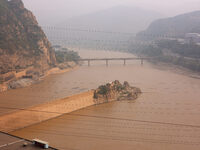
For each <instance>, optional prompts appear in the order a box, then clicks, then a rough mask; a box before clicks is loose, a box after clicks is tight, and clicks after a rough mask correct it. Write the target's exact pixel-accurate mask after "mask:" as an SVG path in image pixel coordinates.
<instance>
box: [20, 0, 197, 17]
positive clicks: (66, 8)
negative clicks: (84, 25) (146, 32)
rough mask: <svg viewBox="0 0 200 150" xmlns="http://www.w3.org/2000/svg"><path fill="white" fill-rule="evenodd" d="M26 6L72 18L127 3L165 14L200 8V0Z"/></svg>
mask: <svg viewBox="0 0 200 150" xmlns="http://www.w3.org/2000/svg"><path fill="white" fill-rule="evenodd" d="M23 1H24V3H25V6H26V7H27V8H28V9H30V10H32V11H33V12H34V14H35V15H36V16H37V18H39V17H38V16H40V15H42V16H43V17H44V18H43V20H45V17H46V20H48V19H49V18H47V17H52V18H56V17H59V16H61V17H64V18H66V19H67V18H70V17H74V16H79V15H82V14H87V13H90V12H95V11H98V10H101V9H105V8H109V7H113V6H117V5H125V6H133V7H139V8H143V9H148V10H154V11H156V12H159V13H161V14H163V15H165V16H174V15H177V14H181V13H184V12H189V11H193V10H200V0H23Z"/></svg>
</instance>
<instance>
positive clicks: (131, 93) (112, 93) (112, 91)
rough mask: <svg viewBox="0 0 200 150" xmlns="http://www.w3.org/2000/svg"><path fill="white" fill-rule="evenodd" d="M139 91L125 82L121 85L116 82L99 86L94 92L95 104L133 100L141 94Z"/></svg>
mask: <svg viewBox="0 0 200 150" xmlns="http://www.w3.org/2000/svg"><path fill="white" fill-rule="evenodd" d="M141 93H142V92H141V90H140V89H139V88H136V87H131V86H130V85H129V83H128V82H127V81H125V82H124V83H123V84H121V83H120V82H119V81H118V80H115V81H114V82H111V83H107V84H106V85H101V86H99V88H98V89H96V90H95V91H94V101H95V103H96V104H101V103H106V102H110V101H114V100H135V99H137V98H138V96H139V95H140V94H141Z"/></svg>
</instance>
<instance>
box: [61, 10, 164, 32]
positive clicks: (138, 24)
mask: <svg viewBox="0 0 200 150" xmlns="http://www.w3.org/2000/svg"><path fill="white" fill-rule="evenodd" d="M161 16H162V15H160V14H159V13H156V12H153V11H148V10H143V9H140V8H136V7H128V6H116V7H112V8H109V9H105V10H101V11H98V12H94V13H90V14H86V15H82V16H78V17H73V18H71V19H68V20H66V21H64V22H61V23H60V24H59V25H60V26H66V25H67V26H72V27H81V28H82V27H83V28H96V29H99V30H106V31H114V32H131V33H137V32H139V31H141V30H144V29H145V28H147V27H148V25H149V24H150V23H151V22H152V21H153V20H155V19H158V18H160V17H161Z"/></svg>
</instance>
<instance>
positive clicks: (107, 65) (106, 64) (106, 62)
mask: <svg viewBox="0 0 200 150" xmlns="http://www.w3.org/2000/svg"><path fill="white" fill-rule="evenodd" d="M106 66H107V67H108V59H106Z"/></svg>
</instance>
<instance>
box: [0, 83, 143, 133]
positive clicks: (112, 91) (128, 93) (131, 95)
mask: <svg viewBox="0 0 200 150" xmlns="http://www.w3.org/2000/svg"><path fill="white" fill-rule="evenodd" d="M140 93H141V91H140V89H138V88H135V87H131V86H129V84H128V82H125V83H124V84H123V85H122V84H120V83H119V81H114V82H112V83H108V84H106V85H103V86H100V87H99V88H98V89H97V90H91V91H88V92H85V93H81V94H77V95H73V96H71V97H67V98H64V99H60V100H55V101H51V102H48V103H45V104H41V105H38V106H33V107H29V108H25V109H19V110H16V111H15V112H12V113H8V114H5V115H3V116H0V131H4V132H11V131H14V130H17V129H20V128H24V127H27V126H30V125H33V124H36V123H39V122H42V121H45V120H49V119H52V118H55V117H58V116H61V115H63V114H66V113H70V112H73V111H76V110H79V109H82V108H86V107H88V106H92V105H96V104H102V103H106V102H110V101H114V100H133V99H136V98H137V97H138V95H139V94H140Z"/></svg>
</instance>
